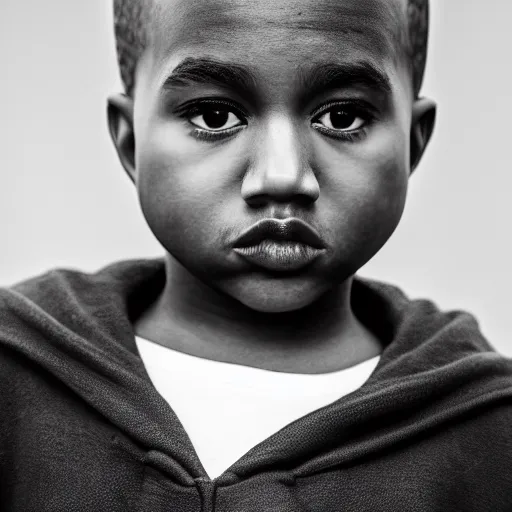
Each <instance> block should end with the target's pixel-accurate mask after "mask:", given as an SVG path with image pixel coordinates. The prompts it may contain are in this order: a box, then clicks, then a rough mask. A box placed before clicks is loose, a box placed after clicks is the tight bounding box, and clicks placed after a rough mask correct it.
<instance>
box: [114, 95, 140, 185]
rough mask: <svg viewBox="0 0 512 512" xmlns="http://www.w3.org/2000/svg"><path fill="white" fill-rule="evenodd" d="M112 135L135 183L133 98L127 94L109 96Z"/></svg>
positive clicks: (125, 168) (122, 161) (124, 164)
mask: <svg viewBox="0 0 512 512" xmlns="http://www.w3.org/2000/svg"><path fill="white" fill-rule="evenodd" d="M107 116H108V126H109V130H110V136H111V137H112V141H113V142H114V146H115V147H116V151H117V155H118V156H119V160H120V161H121V164H122V165H123V167H124V170H125V171H126V174H128V176H129V178H130V179H131V180H132V181H133V183H135V180H136V166H135V135H134V130H133V99H132V98H130V97H129V96H127V95H126V94H116V95H114V96H110V97H109V98H108V107H107Z"/></svg>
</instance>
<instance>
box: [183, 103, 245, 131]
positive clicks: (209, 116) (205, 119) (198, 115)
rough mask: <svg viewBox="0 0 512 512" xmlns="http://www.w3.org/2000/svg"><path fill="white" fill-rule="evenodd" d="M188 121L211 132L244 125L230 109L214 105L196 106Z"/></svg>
mask: <svg viewBox="0 0 512 512" xmlns="http://www.w3.org/2000/svg"><path fill="white" fill-rule="evenodd" d="M189 121H190V122H191V123H192V124H193V125H195V126H197V127H198V128H201V129H203V130H208V131H211V132H221V131H224V130H229V129H230V128H235V127H237V126H243V125H244V122H243V121H242V120H241V119H240V117H239V116H238V115H237V114H235V112H233V110H232V109H230V108H229V107H223V106H215V105H212V106H207V105H205V106H201V107H197V108H196V111H195V112H194V115H193V116H191V117H190V118H189Z"/></svg>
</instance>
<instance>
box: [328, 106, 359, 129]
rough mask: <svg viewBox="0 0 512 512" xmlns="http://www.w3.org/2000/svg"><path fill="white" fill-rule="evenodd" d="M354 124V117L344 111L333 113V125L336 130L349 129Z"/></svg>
mask: <svg viewBox="0 0 512 512" xmlns="http://www.w3.org/2000/svg"><path fill="white" fill-rule="evenodd" d="M353 122H354V116H353V115H352V114H348V113H347V112H345V111H343V110H337V111H333V112H331V124H332V126H333V127H334V128H337V129H343V128H349V127H350V126H351V125H352V123H353Z"/></svg>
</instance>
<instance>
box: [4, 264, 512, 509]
mask: <svg viewBox="0 0 512 512" xmlns="http://www.w3.org/2000/svg"><path fill="white" fill-rule="evenodd" d="M164 282H165V269H164V264H163V261H162V260H154V261H131V262H122V263H116V264H114V265H112V266H110V267H107V268H105V269H103V270H102V271H100V272H98V273H97V274H94V275H89V274H84V273H79V272H75V271H68V270H56V271H52V272H49V273H47V274H45V275H43V276H41V277H37V278H35V279H32V280H29V281H26V282H24V283H21V284H19V285H16V286H14V287H12V288H10V289H3V290H0V386H1V388H0V414H1V419H0V510H1V511H13V512H32V511H33V512H44V511H52V512H58V511H63V512H64V511H65V512H79V511H84V512H85V511H87V512H96V511H108V512H116V511H123V512H127V511H147V512H163V511H172V512H199V511H203V512H212V511H214V510H215V511H216V512H270V511H272V512H299V511H309V512H335V511H336V512H338V511H340V512H341V511H344V512H349V511H354V512H356V511H357V512H362V511H368V512H370V511H371V512H397V511H411V512H423V511H429V512H430V511H443V512H446V511H462V512H464V511H474V512H483V511H489V512H491V511H492V512H511V511H512V361H511V360H509V359H506V358H504V357H502V356H500V355H499V354H497V353H496V352H495V351H494V350H493V348H492V347H491V346H490V345H489V344H488V342H487V341H486V340H485V339H484V338H483V336H482V335H481V334H480V332H479V329H478V325H477V323H476V321H475V320H474V319H473V317H471V316H470V315H468V314H466V313H463V312H450V313H443V312H440V311H439V310H438V309H437V308H436V307H435V306H434V305H433V304H432V303H431V302H428V301H424V300H418V301H410V300H408V299H407V298H406V297H405V296H404V295H403V294H402V293H401V292H400V291H399V290H397V289H396V288H394V287H392V286H389V285H384V284H381V283H376V282H373V281H368V280H363V279H360V278H357V279H356V280H355V282H354V286H353V292H352V303H353V309H354V312H355V314H356V315H357V316H358V317H359V319H360V320H361V321H362V322H363V323H364V324H365V325H366V326H367V327H368V328H369V329H371V330H372V331H373V332H374V333H375V334H376V335H377V336H378V337H379V338H380V339H381V340H382V342H383V343H384V345H385V349H384V352H383V354H382V357H381V360H380V362H379V364H378V366H377V368H376V370H375V372H374V373H373V374H372V376H371V377H370V379H369V380H368V381H367V382H366V383H365V384H364V385H363V386H362V387H361V388H360V389H358V390H357V391H355V392H354V393H351V394H350V395H347V396H345V397H343V398H341V399H340V400H337V401H335V402H334V403H332V404H330V405H328V406H326V407H323V408H321V409H318V410H316V411H314V412H312V413H310V414H307V415H306V416H304V417H302V418H300V419H298V420H296V421H294V422H292V423H291V424H289V425H287V426H286V427H284V428H282V429H281V430H279V431H278V432H277V433H275V434H274V435H272V436H270V437H269V438H267V439H266V440H265V441H263V442H262V443H260V444H258V445H257V446H255V447H254V448H253V449H251V450H250V451H249V452H248V453H246V454H245V455H244V456H243V457H242V458H240V459H239V460H238V461H237V462H235V463H234V464H233V465H232V466H231V467H230V468H229V469H228V470H226V471H225V472H224V473H223V474H222V475H221V476H219V477H218V478H215V479H214V480H210V479H209V478H208V476H207V475H206V472H205V470H204V468H203V467H202V465H201V462H200V461H199V459H198V456H197V454H196V453H195V451H194V448H193V446H192V444H191V442H190V439H189V438H188V436H187V434H186V432H185V430H184V428H183V426H182V425H181V423H180V421H179V420H178V418H177V417H176V415H175V414H174V412H173V410H172V409H171V407H170V406H169V405H168V404H167V402H165V400H164V399H163V398H162V397H161V396H160V395H159V394H158V392H157V391H156V390H155V388H154V387H153V385H152V383H151V381H150V379H149V377H148V375H147V373H146V371H145V368H144V365H143V363H142V361H141V359H140V357H139V356H138V353H137V348H136V344H135V339H134V333H133V328H132V324H133V320H134V319H135V318H136V317H137V315H139V314H140V313H141V312H142V311H143V310H144V309H145V308H146V307H147V306H148V305H149V304H150V303H151V301H153V300H154V299H155V298H156V297H157V295H158V293H159V291H161V289H162V287H163V285H164ZM169 371H172V368H169ZM197 379H198V380H199V381H201V376H199V375H198V376H197ZM203 385H204V386H207V383H203ZM219 413H220V414H222V412H221V411H219ZM204 423H205V428H208V418H207V417H205V418H204Z"/></svg>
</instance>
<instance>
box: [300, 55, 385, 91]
mask: <svg viewBox="0 0 512 512" xmlns="http://www.w3.org/2000/svg"><path fill="white" fill-rule="evenodd" d="M298 72H299V80H300V83H301V87H302V89H303V90H304V91H306V93H307V94H308V95H311V96H314V95H316V94H320V93H322V92H325V91H330V90H333V89H347V88H350V87H357V86H359V87H361V86H362V87H366V88H368V89H371V90H373V91H375V92H377V93H381V94H390V93H391V91H392V87H391V80H390V78H389V77H388V75H387V74H386V73H385V72H384V71H382V70H380V69H379V68H378V67H377V66H375V65H374V64H372V63H371V62H366V61H360V62H350V63H326V64H317V65H315V66H313V67H312V68H304V67H302V68H299V70H298Z"/></svg>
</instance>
